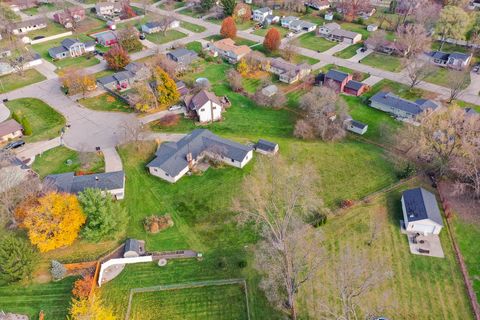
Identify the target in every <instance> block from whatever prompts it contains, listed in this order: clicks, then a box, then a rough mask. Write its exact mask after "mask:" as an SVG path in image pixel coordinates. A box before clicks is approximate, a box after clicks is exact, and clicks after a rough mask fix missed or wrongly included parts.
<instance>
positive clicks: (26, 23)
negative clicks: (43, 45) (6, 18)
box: [12, 18, 47, 29]
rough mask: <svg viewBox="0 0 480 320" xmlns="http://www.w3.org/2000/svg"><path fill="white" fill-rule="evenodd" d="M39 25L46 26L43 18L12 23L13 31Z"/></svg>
mask: <svg viewBox="0 0 480 320" xmlns="http://www.w3.org/2000/svg"><path fill="white" fill-rule="evenodd" d="M39 24H47V20H46V19H45V18H35V19H30V20H23V21H19V22H15V23H13V25H12V27H13V29H20V28H25V27H29V26H34V25H39Z"/></svg>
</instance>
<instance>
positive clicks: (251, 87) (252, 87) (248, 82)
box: [242, 78, 261, 94]
mask: <svg viewBox="0 0 480 320" xmlns="http://www.w3.org/2000/svg"><path fill="white" fill-rule="evenodd" d="M242 82H243V88H244V89H245V91H246V92H248V93H251V94H253V93H255V92H257V90H258V88H259V86H260V82H261V81H260V79H255V78H243V79H242Z"/></svg>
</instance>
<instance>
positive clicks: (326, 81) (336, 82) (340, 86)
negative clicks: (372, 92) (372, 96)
mask: <svg viewBox="0 0 480 320" xmlns="http://www.w3.org/2000/svg"><path fill="white" fill-rule="evenodd" d="M315 82H316V83H317V84H318V85H326V86H329V87H331V88H332V89H334V90H335V91H336V92H337V93H346V94H351V95H354V96H357V97H358V96H361V95H362V94H363V93H365V92H366V91H368V89H369V87H368V86H367V85H366V84H364V83H362V82H359V81H355V80H353V76H352V75H351V74H348V73H346V72H343V71H339V70H335V69H330V70H329V71H328V72H327V73H325V74H324V73H320V74H319V75H318V76H317V77H316V78H315Z"/></svg>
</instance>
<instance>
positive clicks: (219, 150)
mask: <svg viewBox="0 0 480 320" xmlns="http://www.w3.org/2000/svg"><path fill="white" fill-rule="evenodd" d="M155 156H156V157H155V159H153V160H152V161H151V162H150V163H149V164H147V168H148V170H149V172H150V174H152V175H154V176H157V177H159V178H161V179H163V180H165V181H168V182H171V183H175V182H177V181H178V180H179V179H180V178H181V177H183V176H184V175H185V174H187V173H188V172H189V171H190V170H191V169H193V168H194V167H195V165H196V164H197V163H199V162H200V161H202V160H203V159H204V158H213V159H217V160H220V161H222V162H224V163H225V164H228V165H230V166H233V167H237V168H243V167H244V166H245V165H246V164H247V163H248V162H250V160H252V156H253V149H252V148H251V147H248V146H244V145H242V144H240V143H237V142H234V141H230V140H227V139H223V138H220V137H218V136H216V135H214V134H213V133H211V132H210V131H208V130H206V129H196V130H194V131H192V132H191V133H190V134H188V135H187V136H185V137H184V138H182V139H181V140H180V141H178V142H167V143H163V144H162V145H160V148H158V150H157V152H156V153H155Z"/></svg>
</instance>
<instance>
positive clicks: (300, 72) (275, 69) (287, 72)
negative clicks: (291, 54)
mask: <svg viewBox="0 0 480 320" xmlns="http://www.w3.org/2000/svg"><path fill="white" fill-rule="evenodd" d="M269 71H270V72H271V73H273V74H276V75H278V77H279V80H280V81H282V82H285V83H289V84H290V83H294V82H297V81H299V80H302V79H303V78H305V77H306V76H307V75H309V74H310V72H312V67H311V66H310V65H309V64H308V63H300V64H293V63H291V62H288V61H286V60H284V59H282V58H273V59H271V60H270V69H269Z"/></svg>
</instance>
